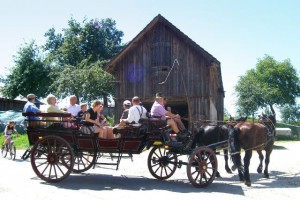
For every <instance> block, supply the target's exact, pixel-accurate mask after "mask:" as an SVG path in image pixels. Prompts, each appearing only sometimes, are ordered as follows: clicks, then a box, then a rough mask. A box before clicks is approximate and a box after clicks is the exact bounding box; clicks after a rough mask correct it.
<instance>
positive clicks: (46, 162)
mask: <svg viewBox="0 0 300 200" xmlns="http://www.w3.org/2000/svg"><path fill="white" fill-rule="evenodd" d="M44 164H48V161H45V162H43V163H41V164H39V165H37V166H36V167H40V166H42V165H44ZM48 165H49V164H48ZM47 167H48V166H47ZM42 174H43V173H42Z"/></svg>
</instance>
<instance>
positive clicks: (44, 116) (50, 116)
mask: <svg viewBox="0 0 300 200" xmlns="http://www.w3.org/2000/svg"><path fill="white" fill-rule="evenodd" d="M22 115H23V116H24V117H27V119H26V123H27V128H34V129H35V128H47V129H65V128H72V125H71V122H70V121H69V120H68V119H70V118H71V117H72V115H71V114H70V113H22ZM33 117H39V119H33Z"/></svg>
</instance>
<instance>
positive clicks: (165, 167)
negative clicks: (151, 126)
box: [148, 147, 177, 180]
mask: <svg viewBox="0 0 300 200" xmlns="http://www.w3.org/2000/svg"><path fill="white" fill-rule="evenodd" d="M176 168H177V155H176V154H174V153H169V151H168V150H166V149H164V148H161V147H154V148H152V150H151V151H150V153H149V156H148V169H149V171H150V173H151V175H152V176H153V177H155V178H157V179H160V180H164V179H168V178H170V177H171V176H172V175H173V174H174V173H175V171H176Z"/></svg>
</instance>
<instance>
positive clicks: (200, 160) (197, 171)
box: [187, 147, 218, 187]
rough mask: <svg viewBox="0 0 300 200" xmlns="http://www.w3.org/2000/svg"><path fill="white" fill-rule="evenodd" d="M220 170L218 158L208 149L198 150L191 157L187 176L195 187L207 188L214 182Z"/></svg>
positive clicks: (200, 148) (201, 148)
mask: <svg viewBox="0 0 300 200" xmlns="http://www.w3.org/2000/svg"><path fill="white" fill-rule="evenodd" d="M217 170H218V161H217V157H216V155H215V153H214V151H213V150H211V149H210V148H208V147H199V148H197V149H196V150H195V151H194V152H193V153H192V154H191V156H190V158H189V162H188V165H187V176H188V178H189V181H190V182H191V184H192V185H193V186H195V187H206V186H208V185H209V184H211V183H212V182H213V180H214V179H215V177H216V174H217Z"/></svg>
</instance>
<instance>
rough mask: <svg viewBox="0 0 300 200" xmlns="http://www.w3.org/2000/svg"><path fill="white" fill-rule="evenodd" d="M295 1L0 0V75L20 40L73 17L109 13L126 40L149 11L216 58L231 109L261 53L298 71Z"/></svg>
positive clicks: (299, 18)
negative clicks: (237, 87) (237, 86)
mask: <svg viewBox="0 0 300 200" xmlns="http://www.w3.org/2000/svg"><path fill="white" fill-rule="evenodd" d="M299 11H300V1H297V0H285V1H283V0H282V1H272V0H264V1H261V0H251V1H250V0H249V1H246V0H244V1H243V0H190V1H188V0H186V1H183V0H181V1H176V0H122V1H112V0H111V1H107V0H85V1H83V0H52V1H41V0H26V1H24V0H10V1H2V2H1V3H0V19H1V20H0V27H1V32H0V36H1V37H0V74H1V75H5V73H6V71H7V69H9V68H11V67H12V66H13V65H14V63H13V55H16V52H17V50H18V49H19V47H20V46H21V45H22V44H24V43H25V42H30V41H31V40H32V39H34V40H36V42H37V44H39V45H41V44H44V42H45V38H44V33H45V32H46V31H47V30H48V29H49V28H51V27H54V28H55V29H56V30H57V31H61V29H62V28H64V27H67V21H68V20H69V19H70V18H71V17H73V18H75V19H76V20H77V21H82V20H83V19H84V17H86V18H88V19H94V18H98V19H102V18H112V19H114V20H115V21H116V23H117V28H118V29H119V30H122V31H123V32H124V37H123V42H129V41H130V40H131V39H133V37H135V36H136V35H137V34H138V33H139V32H140V31H141V30H142V29H143V28H144V27H145V26H146V25H147V24H148V23H149V22H150V21H151V20H152V19H153V18H154V17H155V16H157V15H158V14H161V15H163V16H164V17H165V18H166V19H167V20H169V21H170V22H171V23H172V24H174V25H175V26H176V27H177V28H179V29H180V30H181V31H182V32H184V33H185V34H186V35H187V36H189V37H190V38H191V39H192V40H193V41H195V42H196V43H197V44H198V45H200V46H201V47H202V48H204V49H205V50H206V51H208V52H209V53H210V54H212V55H213V56H214V57H216V58H217V59H218V60H219V61H220V62H221V67H222V77H223V84H224V88H225V91H226V97H225V107H226V108H227V110H229V112H230V113H234V111H235V107H234V103H235V98H234V94H233V89H234V85H235V84H236V82H237V80H238V77H239V76H241V75H244V74H245V72H246V71H247V70H249V69H251V68H254V67H255V64H256V63H257V59H258V58H262V57H264V55H265V54H268V55H271V56H273V57H274V58H275V59H276V60H278V61H282V60H284V59H287V58H289V59H290V60H291V63H292V64H293V66H294V67H295V68H296V69H297V71H298V73H299V71H300V12H299Z"/></svg>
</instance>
